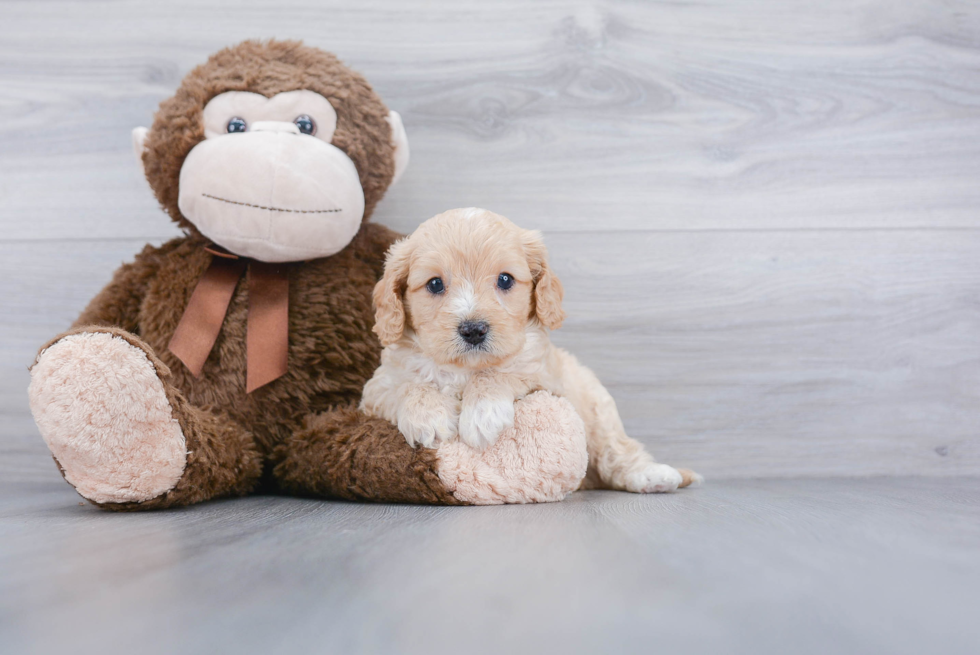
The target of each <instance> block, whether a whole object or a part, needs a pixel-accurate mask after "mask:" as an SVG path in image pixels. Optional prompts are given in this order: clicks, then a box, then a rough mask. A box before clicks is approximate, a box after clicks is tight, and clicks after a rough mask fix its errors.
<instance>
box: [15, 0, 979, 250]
mask: <svg viewBox="0 0 980 655" xmlns="http://www.w3.org/2000/svg"><path fill="white" fill-rule="evenodd" d="M449 7H451V8H449ZM871 16H874V18H873V19H872V18H870V17H871ZM202 26H206V28H205V27H202ZM978 34H980V5H977V4H976V3H975V2H968V1H966V2H947V3H938V2H931V1H928V0H919V1H916V2H907V3H902V4H901V6H891V5H887V6H886V5H882V4H881V3H878V2H874V1H872V0H860V1H857V2H854V1H851V0H834V1H833V2H821V3H818V4H813V3H810V4H802V5H801V4H799V3H791V4H785V3H776V2H761V1H755V2H738V3H726V2H719V1H717V0H715V1H712V2H708V3H698V4H696V5H691V6H683V5H678V4H677V3H669V2H644V3H635V2H581V3H575V4H573V5H569V4H568V3H565V2H542V3H535V4H534V6H533V8H531V7H528V6H527V5H526V3H523V2H517V1H516V0H508V1H504V2H495V3H492V4H488V3H483V2H475V1H472V0H465V1H462V2H453V3H451V4H450V5H442V4H438V3H429V2H408V3H406V2H397V3H395V2H390V1H388V2H383V1H372V2H365V3H357V4H356V6H352V5H351V3H344V2H332V3H330V2H328V3H325V2H319V1H318V2H296V3H290V5H289V7H288V8H286V9H282V10H280V9H278V8H277V9H272V8H271V6H270V5H265V4H262V3H252V4H243V3H230V4H229V3H224V2H203V3H202V2H194V3H189V4H180V3H178V4H173V3H148V2H134V1H125V2H86V3H65V2H51V3H43V4H37V3H16V4H12V5H7V6H6V7H5V20H4V22H3V25H2V26H0V86H2V87H3V88H4V90H5V100H4V102H2V103H0V143H2V144H3V147H2V152H3V156H2V157H0V180H2V182H0V220H2V221H3V222H4V224H5V226H6V229H5V230H4V236H3V237H2V238H18V239H20V238H24V239H45V238H52V237H59V238H64V237H69V236H74V237H92V236H99V237H119V236H127V237H135V236H140V237H144V238H147V237H160V236H166V235H168V234H171V233H172V228H170V226H169V225H168V222H167V221H166V220H165V218H164V217H163V216H162V215H161V214H160V213H159V211H158V210H157V209H156V208H155V206H154V203H153V201H152V199H151V198H150V197H149V195H148V194H147V193H146V192H145V189H144V188H143V187H142V186H141V184H140V183H138V182H137V176H136V174H135V172H134V167H133V164H132V157H131V155H130V152H129V147H130V146H129V143H130V142H129V130H130V129H131V128H132V127H134V126H136V125H141V124H143V125H145V124H147V123H148V122H149V120H150V118H151V115H152V112H153V110H154V108H155V106H156V104H157V103H158V102H159V101H160V100H161V99H163V98H164V97H166V96H167V95H169V94H170V93H172V92H173V90H174V88H175V86H176V85H177V83H178V82H179V79H180V77H181V75H182V74H183V73H184V72H186V71H187V70H188V69H189V68H190V67H191V66H193V65H194V64H196V63H198V62H200V61H202V60H203V59H204V58H205V57H206V56H207V55H208V54H209V53H210V52H212V51H213V50H215V49H217V48H219V47H222V46H224V45H227V44H229V43H234V42H236V41H238V40H239V39H241V38H242V37H245V36H253V35H257V36H266V35H269V36H278V37H303V38H305V39H307V41H308V42H310V43H311V44H314V45H318V46H322V47H326V48H328V49H332V50H334V51H336V52H338V53H339V54H340V55H341V56H342V57H344V58H345V59H346V60H347V61H348V62H349V63H350V64H352V65H353V66H355V67H357V68H358V69H360V70H362V71H363V72H364V73H365V74H366V75H367V76H368V78H369V79H370V80H371V81H372V82H373V83H374V84H375V86H376V87H377V88H378V90H379V91H380V92H381V93H382V95H383V96H384V97H385V98H386V100H387V101H388V102H389V104H390V105H391V106H392V107H393V108H395V109H397V110H399V111H400V112H402V113H403V115H404V118H405V123H406V126H407V129H408V132H409V135H410V138H411V140H412V148H413V158H414V159H413V164H412V165H411V166H410V168H409V171H408V173H407V176H406V177H405V178H404V179H403V182H402V183H401V184H400V185H399V186H398V187H397V188H395V189H393V190H392V192H391V194H390V197H389V198H388V199H387V201H386V202H385V203H384V204H383V205H382V206H381V207H380V208H379V210H378V215H379V218H380V219H381V220H383V221H385V222H387V223H390V224H392V225H395V226H397V227H399V228H401V229H410V228H412V227H413V226H414V225H416V224H417V223H418V222H419V221H420V220H422V219H424V218H427V217H428V216H431V215H433V214H435V213H437V212H438V211H442V210H444V209H448V208H450V207H454V206H471V205H477V206H486V207H490V208H494V209H497V210H498V211H501V212H502V213H504V214H516V213H522V214H525V215H529V216H533V217H534V218H535V220H536V221H538V222H540V223H541V224H543V225H545V226H546V227H548V228H550V229H559V228H560V229H595V228H596V227H598V226H601V227H602V228H603V229H610V230H621V229H630V230H631V229H647V228H654V229H733V228H734V229H761V228H778V229H786V228H797V227H802V228H814V227H820V228H831V227H838V228H851V227H855V226H860V227H866V228H867V227H899V226H901V227H918V228H924V227H934V226H947V227H974V228H975V227H977V226H978V218H977V217H978V212H977V211H976V210H977V207H978V206H980V185H977V184H976V179H977V177H978V173H980V156H978V155H980V138H978V137H980V78H978V76H977V75H976V74H975V71H976V70H977V69H978V67H980V38H978V36H977V35H978ZM100 172H102V173H103V174H104V175H100ZM110 199H111V200H110ZM24 217H30V220H24Z"/></svg>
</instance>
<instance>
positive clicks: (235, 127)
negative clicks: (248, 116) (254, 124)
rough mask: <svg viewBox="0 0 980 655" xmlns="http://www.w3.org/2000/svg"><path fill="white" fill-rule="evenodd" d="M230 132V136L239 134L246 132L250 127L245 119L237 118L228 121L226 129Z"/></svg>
mask: <svg viewBox="0 0 980 655" xmlns="http://www.w3.org/2000/svg"><path fill="white" fill-rule="evenodd" d="M225 129H226V130H228V134H237V133H238V132H244V131H245V130H247V129H248V125H246V124H245V119H244V118H239V117H238V116H235V117H234V118H232V119H231V120H229V121H228V125H227V126H226V127H225Z"/></svg>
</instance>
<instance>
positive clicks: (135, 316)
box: [72, 244, 169, 335]
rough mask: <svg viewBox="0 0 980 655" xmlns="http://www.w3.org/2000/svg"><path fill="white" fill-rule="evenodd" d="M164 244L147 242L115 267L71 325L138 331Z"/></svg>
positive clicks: (134, 332)
mask: <svg viewBox="0 0 980 655" xmlns="http://www.w3.org/2000/svg"><path fill="white" fill-rule="evenodd" d="M167 245H169V244H167ZM166 247H167V246H166V245H165V246H163V247H162V248H157V247H154V246H146V247H145V248H143V251H142V252H141V253H140V254H138V255H137V256H136V259H135V260H133V261H132V262H129V263H127V264H123V265H122V266H120V267H119V268H118V269H116V273H115V274H114V275H113V276H112V281H110V282H109V284H107V285H106V286H105V288H104V289H102V291H100V292H99V293H98V295H96V296H95V297H94V298H92V300H91V301H90V302H89V304H88V307H86V308H85V310H84V311H83V312H82V313H81V315H80V316H79V317H78V318H77V319H76V320H75V322H74V323H73V324H72V327H73V328H76V327H81V326H85V325H99V326H103V327H118V328H122V329H124V330H126V331H128V332H132V333H133V334H136V335H138V334H139V312H140V306H141V305H142V303H143V298H144V296H145V295H146V290H147V287H148V285H149V283H150V281H151V280H152V279H153V278H154V277H155V276H156V273H157V270H158V268H159V265H160V254H161V252H162V250H163V249H164V248H166Z"/></svg>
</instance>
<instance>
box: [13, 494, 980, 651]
mask: <svg viewBox="0 0 980 655" xmlns="http://www.w3.org/2000/svg"><path fill="white" fill-rule="evenodd" d="M77 500H78V498H77V496H75V495H74V493H73V492H72V490H71V489H70V488H69V487H68V486H67V485H65V484H64V483H60V482H52V483H37V484H33V485H27V484H19V485H16V486H11V485H6V484H4V485H0V652H3V653H11V654H13V653H18V654H23V653H59V652H65V653H99V654H105V653H239V652H241V653H284V654H293V653H426V654H430V655H436V654H440V653H467V654H470V653H733V654H741V653H745V654H746V655H759V654H770V653H772V654H783V653H800V654H809V653H813V654H814V655H827V654H828V653H849V654H853V653H869V654H875V655H878V654H881V653H889V654H891V655H896V654H902V653H909V654H914V655H922V654H923V653H943V654H944V655H960V654H962V655H967V654H973V653H976V652H978V649H980V622H978V621H977V608H978V607H980V479H976V478H968V477H960V478H951V479H948V480H939V479H923V478H919V479H907V478H875V479H860V480H858V479H855V480H847V479H837V480H809V481H800V480H796V481H791V480H764V481H750V480H740V481H739V480H732V481H726V482H717V483H713V484H709V485H707V486H705V487H703V488H700V489H695V490H689V491H684V492H679V493H676V494H671V495H663V496H644V497H640V496H634V495H630V494H621V493H613V492H585V493H578V494H574V495H573V496H572V497H571V498H569V499H568V500H566V501H565V502H563V503H559V504H554V505H537V506H510V507H489V508H456V507H451V508H427V507H407V506H378V505H357V504H348V503H342V502H324V501H316V500H301V499H294V498H273V497H253V498H248V499H244V500H233V501H227V502H217V503H211V504H206V505H202V506H198V507H194V508H190V509H185V510H181V511H171V512H165V513H150V514H139V515H132V514H130V515H119V514H108V513H105V512H102V511H100V510H98V509H96V508H94V507H92V506H89V505H84V506H79V505H78V503H77V502H76V501H77Z"/></svg>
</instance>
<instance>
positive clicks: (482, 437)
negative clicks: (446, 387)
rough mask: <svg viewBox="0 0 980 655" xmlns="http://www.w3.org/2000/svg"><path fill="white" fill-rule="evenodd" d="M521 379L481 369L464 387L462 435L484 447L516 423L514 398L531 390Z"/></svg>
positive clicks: (460, 420) (461, 419) (460, 426)
mask: <svg viewBox="0 0 980 655" xmlns="http://www.w3.org/2000/svg"><path fill="white" fill-rule="evenodd" d="M521 387H522V385H521V384H520V383H519V381H518V380H514V379H511V377H510V376H507V375H504V374H502V373H499V372H496V371H480V372H479V373H477V374H476V375H474V376H473V377H472V378H470V380H469V382H467V383H466V386H465V387H463V402H462V410H461V411H460V413H459V438H460V439H462V440H463V443H465V444H467V445H468V446H471V447H472V448H478V449H480V450H482V449H484V448H486V447H487V446H489V445H491V444H493V443H494V442H495V441H496V440H497V437H499V436H500V433H501V432H503V431H504V430H506V429H507V428H510V427H513V426H514V401H515V399H516V398H517V397H518V395H523V394H524V393H527V390H523V393H521Z"/></svg>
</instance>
